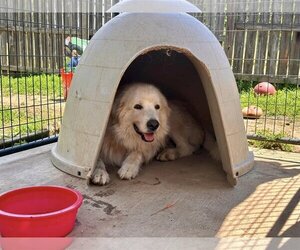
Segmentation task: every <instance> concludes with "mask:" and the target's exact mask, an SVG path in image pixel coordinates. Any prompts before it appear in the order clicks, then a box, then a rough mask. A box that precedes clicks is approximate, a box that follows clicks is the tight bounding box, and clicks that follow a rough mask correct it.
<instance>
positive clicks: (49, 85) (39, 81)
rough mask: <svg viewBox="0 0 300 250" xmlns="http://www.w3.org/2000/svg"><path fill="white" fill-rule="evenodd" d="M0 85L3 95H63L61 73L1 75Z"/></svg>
mask: <svg viewBox="0 0 300 250" xmlns="http://www.w3.org/2000/svg"><path fill="white" fill-rule="evenodd" d="M0 86H1V90H2V95H3V96H10V93H11V94H12V95H17V94H20V95H31V96H33V95H42V96H55V98H58V97H60V96H61V94H62V91H61V80H60V77H59V75H46V74H43V75H32V76H26V77H11V76H1V77H0Z"/></svg>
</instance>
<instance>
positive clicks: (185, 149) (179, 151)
mask: <svg viewBox="0 0 300 250" xmlns="http://www.w3.org/2000/svg"><path fill="white" fill-rule="evenodd" d="M172 140H173V141H174V143H175V144H176V147H175V148H165V149H164V150H163V151H162V152H161V153H159V154H158V156H157V157H156V159H157V160H159V161H173V160H176V159H178V158H181V157H185V156H188V155H191V154H193V153H194V152H195V151H196V150H197V147H196V146H194V145H192V144H190V143H189V142H188V141H187V140H186V138H184V137H181V136H176V137H173V138H172Z"/></svg>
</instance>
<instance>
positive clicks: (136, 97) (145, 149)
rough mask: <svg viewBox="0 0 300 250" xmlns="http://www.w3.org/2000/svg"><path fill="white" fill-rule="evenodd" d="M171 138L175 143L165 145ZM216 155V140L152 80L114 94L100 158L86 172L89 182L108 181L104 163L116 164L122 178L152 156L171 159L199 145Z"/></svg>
mask: <svg viewBox="0 0 300 250" xmlns="http://www.w3.org/2000/svg"><path fill="white" fill-rule="evenodd" d="M168 139H171V141H172V142H173V144H174V146H173V147H170V146H167V145H168V143H167V141H168ZM202 144H203V145H204V147H205V148H206V149H207V150H208V151H209V152H210V153H211V155H212V156H213V158H215V159H218V148H217V144H216V142H215V140H214V139H213V138H212V137H211V136H210V135H209V134H208V133H204V130H203V129H202V127H201V126H199V124H198V123H197V122H196V121H195V120H194V118H193V117H192V116H191V115H190V114H189V113H188V112H187V110H186V108H185V107H184V106H183V105H182V104H181V103H176V102H168V101H167V99H166V98H165V96H164V95H163V94H162V93H161V92H160V91H159V89H158V88H156V87H154V86H153V85H151V84H146V83H134V84H131V85H128V86H127V87H126V88H125V89H124V90H123V91H121V93H119V94H118V95H117V97H116V98H115V101H114V104H113V107H112V112H111V115H110V119H109V122H108V125H107V129H106V133H105V135H104V139H103V143H102V148H101V152H100V159H99V161H98V164H97V166H96V168H95V169H92V170H91V171H90V172H89V174H88V180H89V182H92V183H94V184H98V185H104V184H107V183H108V182H109V175H108V173H107V171H106V167H105V166H106V165H116V166H119V167H120V169H119V171H118V174H119V176H120V178H121V179H128V180H129V179H132V178H134V177H136V176H137V174H138V172H139V170H140V167H141V165H143V164H144V163H147V162H149V161H150V160H152V159H153V158H154V157H155V156H156V159H157V160H160V161H171V160H175V159H177V158H180V157H184V156H188V155H191V154H193V153H194V152H195V151H196V150H197V149H198V148H199V147H200V146H201V145H202Z"/></svg>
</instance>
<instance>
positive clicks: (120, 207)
mask: <svg viewBox="0 0 300 250" xmlns="http://www.w3.org/2000/svg"><path fill="white" fill-rule="evenodd" d="M52 147H53V145H48V146H43V147H39V148H36V149H32V150H28V151H24V152H21V153H17V154H14V155H9V156H6V157H2V158H1V159H0V191H1V192H4V191H7V190H10V189H13V188H18V187H23V186H29V185H48V184H49V185H63V186H67V187H71V188H75V189H78V190H79V191H80V192H82V194H83V195H84V204H83V205H82V207H81V209H80V211H79V214H78V217H77V222H76V226H75V228H74V230H73V232H72V233H71V234H70V236H74V237H178V236H181V237H215V236H218V237H232V236H237V237H242V236H243V237H244V236H247V237H248V236H249V237H250V236H251V237H253V236H254V237H265V236H273V237H275V236H282V237H283V236H284V237H296V236H297V237H299V236H300V230H299V227H300V219H299V218H300V203H299V200H300V191H299V188H300V156H299V154H293V153H282V152H275V151H267V150H258V151H257V150H256V151H255V154H256V166H255V168H254V170H253V171H251V172H250V173H248V174H246V175H245V176H243V177H240V178H239V181H238V185H237V186H236V187H234V188H233V187H231V186H229V184H228V183H227V181H226V176H225V173H224V172H223V170H222V168H221V166H218V165H217V164H215V163H213V162H212V161H211V160H210V159H209V158H208V157H207V155H206V153H205V152H200V153H199V154H197V155H194V156H191V157H187V158H185V159H180V160H177V161H174V162H170V163H160V162H152V163H151V164H149V165H148V166H145V167H144V168H143V169H142V171H141V173H140V175H139V176H138V177H137V178H136V179H134V180H131V181H122V180H120V179H118V177H117V175H116V173H117V169H110V174H111V183H110V184H109V185H107V186H104V187H100V186H87V185H86V183H85V180H83V179H78V178H75V177H72V176H69V175H67V174H65V173H63V172H61V171H60V170H58V169H56V168H55V167H53V165H52V164H51V162H50V149H51V148H52ZM199 163H200V164H199Z"/></svg>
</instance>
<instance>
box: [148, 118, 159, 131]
mask: <svg viewBox="0 0 300 250" xmlns="http://www.w3.org/2000/svg"><path fill="white" fill-rule="evenodd" d="M158 127H159V122H158V121H157V120H155V119H150V120H149V121H148V122H147V128H148V129H149V130H150V131H155V130H156V129H157V128H158Z"/></svg>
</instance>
